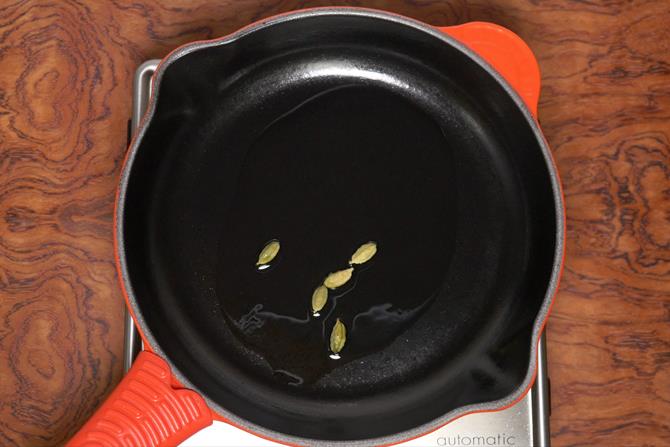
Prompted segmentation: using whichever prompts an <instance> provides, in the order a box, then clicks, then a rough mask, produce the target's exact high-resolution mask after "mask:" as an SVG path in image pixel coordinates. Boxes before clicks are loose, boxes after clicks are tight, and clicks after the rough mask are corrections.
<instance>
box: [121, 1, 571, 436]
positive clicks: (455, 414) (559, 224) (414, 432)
mask: <svg viewBox="0 0 670 447" xmlns="http://www.w3.org/2000/svg"><path fill="white" fill-rule="evenodd" d="M315 16H357V17H368V18H374V19H379V20H386V21H389V22H393V23H397V24H400V25H405V26H408V27H411V28H414V29H416V30H419V31H422V32H425V33H427V34H429V35H431V36H433V37H435V38H438V39H440V40H441V41H443V42H444V43H446V44H448V45H450V46H452V47H454V48H456V49H457V50H459V51H460V52H462V53H463V54H464V55H465V56H467V57H469V58H470V59H472V60H474V61H475V62H476V63H477V64H478V65H480V66H481V67H482V68H483V69H484V70H485V71H486V72H487V73H488V74H489V75H490V76H492V77H493V78H494V79H495V80H496V81H497V82H498V83H499V84H500V85H501V86H502V88H503V89H504V90H505V92H506V93H507V94H508V95H509V96H510V97H511V98H512V100H513V101H514V103H515V104H516V105H517V107H519V109H521V112H522V114H523V116H524V118H525V119H526V121H527V122H528V125H529V126H530V128H531V130H532V131H533V133H534V134H535V136H536V138H537V141H538V145H539V146H540V148H541V150H542V154H543V157H544V159H545V164H546V167H547V171H548V174H549V180H550V183H551V188H552V195H553V201H554V207H555V216H556V222H555V225H556V235H555V241H556V243H555V248H554V259H553V263H552V269H551V275H550V278H549V281H548V286H547V292H546V294H545V296H544V299H543V301H542V305H541V307H540V310H539V311H538V314H537V316H536V318H535V320H534V323H533V331H532V336H531V346H530V358H529V361H528V369H527V371H526V375H525V377H524V380H523V382H522V383H521V384H520V385H519V386H518V387H517V389H516V390H515V391H514V392H513V393H511V394H510V395H508V396H506V397H504V398H502V399H498V400H495V401H490V402H483V403H478V404H471V405H467V406H463V407H459V408H456V409H454V410H452V411H450V412H448V413H445V414H443V415H442V416H440V417H438V418H436V419H434V420H432V421H429V422H426V423H424V424H422V425H419V426H417V427H414V428H412V429H409V430H405V431H402V432H399V433H395V434H391V435H386V436H382V437H377V438H368V439H361V440H353V441H350V440H347V441H333V440H322V439H311V438H304V437H300V436H295V435H288V434H285V433H282V432H279V431H276V430H272V429H268V428H265V427H263V426H260V425H257V424H255V423H253V422H251V421H248V420H246V419H244V418H241V417H239V416H237V415H236V414H234V413H232V412H230V411H229V410H227V409H226V408H225V407H222V406H221V405H219V404H218V403H217V402H215V401H213V400H212V399H210V398H209V397H208V396H207V394H206V393H205V392H203V391H201V390H200V389H199V388H198V387H197V386H195V385H194V384H193V383H192V382H191V381H190V380H189V379H188V377H187V376H185V375H184V374H183V373H182V372H181V371H180V370H179V369H178V368H177V366H176V365H175V364H173V363H172V362H171V361H170V359H169V357H168V356H167V355H166V353H165V352H164V351H163V350H162V349H161V347H160V345H159V344H158V342H157V340H156V339H155V338H154V336H153V334H152V332H151V330H150V329H149V328H148V327H147V325H146V322H145V320H144V318H143V317H142V314H141V312H140V310H139V305H138V303H137V299H136V296H135V293H134V291H133V288H132V285H131V283H130V279H129V273H128V265H127V262H126V256H125V243H124V235H123V214H124V209H125V197H126V193H127V186H128V180H129V177H130V173H131V171H132V167H133V161H134V159H135V156H136V154H137V151H138V149H139V147H140V143H141V141H142V139H143V136H144V134H145V133H146V129H147V128H148V125H149V123H150V122H151V120H152V118H153V116H154V114H155V111H156V103H157V98H158V94H159V90H160V89H159V86H160V82H161V79H162V77H163V74H164V72H165V71H166V69H167V68H168V67H169V66H170V65H171V64H172V63H173V62H175V61H176V60H178V59H180V58H182V57H184V56H185V55H187V54H190V53H192V52H194V51H198V50H202V49H205V48H211V47H216V46H220V45H225V44H229V43H231V42H233V41H236V40H239V39H240V38H242V37H244V36H245V35H247V34H250V33H252V32H254V31H258V30H261V29H263V28H267V27H270V26H273V25H277V24H280V23H286V22H289V21H293V20H300V19H305V18H309V17H315ZM153 83H154V88H153V92H152V95H151V98H150V100H149V103H148V106H147V111H146V112H145V114H144V117H143V118H142V120H141V122H140V125H139V126H138V129H137V132H136V133H135V136H134V138H133V140H132V141H131V144H130V146H129V148H128V152H127V154H126V159H125V161H124V165H123V167H122V172H121V176H120V181H119V186H118V190H117V197H116V210H115V213H114V240H115V244H114V245H115V255H116V256H115V257H116V261H117V262H116V264H117V265H116V267H117V270H118V274H119V278H120V284H121V288H122V292H123V295H124V297H125V298H126V301H127V304H128V306H129V308H130V311H131V314H132V315H133V319H134V321H135V323H136V324H137V325H138V327H139V329H140V333H141V335H142V337H143V339H144V340H145V341H147V342H148V344H149V345H150V346H151V349H152V351H153V352H154V353H156V354H157V355H159V356H160V357H161V358H163V359H164V360H165V361H167V362H168V364H169V365H170V368H171V370H172V374H173V375H174V377H175V378H176V379H177V380H178V381H179V382H180V383H181V384H183V386H184V387H185V388H189V389H192V390H194V391H196V392H197V393H198V394H200V395H201V396H202V397H203V399H204V400H205V401H206V403H207V405H208V406H209V408H210V409H211V410H212V412H213V413H215V414H216V415H217V416H219V417H222V418H224V419H225V420H226V421H227V422H229V423H231V424H232V425H235V426H237V427H240V428H242V429H244V430H247V431H250V432H251V433H253V434H256V435H258V436H262V437H265V438H269V439H272V440H275V441H278V442H283V443H287V444H292V445H304V444H307V445H314V446H344V445H346V446H360V447H363V446H373V445H390V444H396V443H399V442H406V441H408V440H411V439H414V438H416V437H419V436H423V435H426V434H428V433H430V432H433V431H435V430H437V429H439V428H440V427H442V426H444V425H446V424H448V423H449V422H452V421H454V420H455V419H458V418H460V417H462V416H465V415H467V414H471V413H479V412H491V411H500V410H503V409H505V408H508V407H510V406H512V405H514V404H515V403H517V402H518V401H520V400H521V399H522V398H523V397H524V396H525V395H526V394H527V393H528V391H529V390H530V388H531V386H532V384H533V382H534V380H535V376H536V373H537V365H538V359H537V353H538V344H539V339H540V336H541V334H542V331H543V329H544V326H545V324H546V320H547V318H548V316H549V313H550V310H551V306H552V304H553V301H554V298H555V295H556V291H557V289H558V283H559V279H560V275H561V270H562V266H563V257H564V251H565V247H564V245H565V244H564V239H565V209H564V204H563V194H562V191H561V185H560V179H559V177H558V172H557V169H556V165H555V163H554V161H553V156H552V154H551V151H550V149H549V147H548V144H547V142H546V140H545V138H544V135H543V134H542V131H541V130H540V128H539V125H538V123H537V121H536V120H535V118H534V117H533V115H532V114H531V112H530V110H529V109H528V107H527V106H526V104H525V102H524V101H523V100H522V99H521V97H520V96H519V95H518V93H517V92H516V91H515V90H514V89H513V88H512V87H511V86H510V85H509V84H508V83H507V81H505V80H504V78H503V77H502V76H501V75H500V74H499V73H498V72H497V71H496V70H495V69H493V68H492V67H491V66H490V65H489V64H488V63H487V62H486V61H484V60H483V59H482V58H481V57H480V56H479V55H477V54H476V53H475V52H473V51H472V50H470V49H469V48H467V47H466V46H465V45H463V44H462V43H460V42H459V41H457V40H456V39H454V38H452V37H450V36H449V35H447V34H445V33H443V32H441V31H440V30H439V29H437V28H434V27H432V26H430V25H428V24H425V23H423V22H420V21H417V20H414V19H411V18H407V17H404V16H400V15H396V14H393V13H390V12H386V11H380V10H375V9H367V8H348V7H326V8H313V9H306V10H300V11H294V12H289V13H286V14H282V15H279V16H274V17H271V18H268V19H264V20H261V21H259V22H255V23H253V24H251V25H248V26H247V27H244V28H242V29H240V30H238V31H236V32H233V33H232V34H229V35H227V36H223V37H220V38H217V39H212V40H205V41H196V42H192V43H189V44H186V45H183V46H181V47H179V48H177V49H175V50H174V51H172V52H171V53H170V54H168V55H167V56H166V57H165V58H164V59H162V60H161V62H160V63H159V65H158V67H157V69H156V72H155V74H154V77H153Z"/></svg>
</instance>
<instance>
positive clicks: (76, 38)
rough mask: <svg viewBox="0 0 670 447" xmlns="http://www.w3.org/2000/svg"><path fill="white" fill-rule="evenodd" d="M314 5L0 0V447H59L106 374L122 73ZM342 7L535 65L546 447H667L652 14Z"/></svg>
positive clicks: (660, 167)
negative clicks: (562, 242)
mask: <svg viewBox="0 0 670 447" xmlns="http://www.w3.org/2000/svg"><path fill="white" fill-rule="evenodd" d="M319 3H320V4H322V5H325V4H327V3H332V2H299V1H276V0H273V1H250V0H246V1H233V0H218V1H211V0H209V1H202V0H201V1H196V2H191V1H186V0H182V1H175V0H171V1H163V2H161V3H160V4H159V3H158V2H150V1H146V0H135V1H133V2H123V1H106V0H105V1H95V2H93V1H84V0H81V1H79V2H75V1H61V0H58V1H57V0H52V1H27V2H17V1H12V0H5V1H3V2H1V3H0V445H2V446H54V445H61V444H62V443H63V442H64V441H65V440H66V439H67V438H68V437H69V436H71V435H72V434H73V433H74V432H75V431H76V430H77V428H78V427H79V426H80V425H81V424H82V422H83V421H84V420H86V418H87V417H88V416H89V415H90V414H91V412H92V411H93V410H94V408H95V407H96V406H97V405H98V404H99V403H100V402H101V401H102V400H103V399H104V397H105V396H106V395H107V394H108V393H109V392H110V391H111V390H112V388H113V387H114V385H115V383H116V382H117V381H118V380H119V378H120V376H121V368H122V361H121V351H122V330H123V318H122V316H123V307H122V306H123V305H122V299H121V295H120V292H119V288H118V286H117V282H116V281H117V280H116V276H115V272H114V267H113V264H112V257H113V251H112V225H111V220H112V207H113V200H114V189H115V186H116V182H117V177H118V174H119V168H120V164H121V160H122V157H123V153H124V150H125V147H126V120H127V119H128V117H129V115H130V105H131V96H130V95H131V93H130V92H131V80H132V76H133V72H134V70H135V68H136V67H137V66H138V65H139V64H140V63H141V62H142V61H144V60H145V59H148V58H156V57H161V56H163V55H165V54H166V53H167V52H168V51H169V50H170V49H172V48H174V47H175V46H177V45H179V44H181V43H185V42H188V41H191V40H195V39H202V38H211V37H216V36H220V35H222V34H226V33H228V32H230V31H233V30H235V29H236V28H238V27H240V26H242V25H244V24H247V23H249V22H251V21H254V20H256V19H259V18H262V17H264V16H268V15H271V14H275V13H277V12H281V11H287V10H291V9H295V8H298V7H305V6H313V5H317V4H319ZM337 3H338V4H343V3H342V2H337ZM350 4H356V5H366V6H373V7H378V8H385V9H390V10H393V11H396V12H399V13H402V14H405V15H408V16H412V17H416V18H419V19H421V20H424V21H427V22H429V23H433V24H440V25H446V24H455V23H462V22H466V21H470V20H489V21H493V22H497V23H499V24H502V25H504V26H507V27H509V28H510V29H512V30H514V31H516V32H517V33H518V34H520V35H521V36H522V37H523V38H524V39H525V40H526V41H527V42H528V43H529V45H530V46H531V48H532V49H533V50H534V51H535V53H536V54H537V56H538V59H539V62H540V66H541V69H542V73H543V76H542V78H543V89H542V97H541V103H540V108H539V114H540V120H541V123H542V126H543V128H544V131H545V133H546V137H547V139H548V140H549V143H550V145H551V146H552V148H553V150H554V152H555V155H556V159H557V163H558V165H559V170H560V172H561V174H562V177H563V183H564V187H565V194H566V199H567V214H568V221H567V223H568V241H567V258H566V265H565V274H564V278H563V283H562V287H561V291H560V293H559V296H558V300H557V302H556V305H555V307H554V312H553V315H552V317H551V320H550V323H549V362H550V363H549V365H550V368H549V369H550V375H551V380H552V390H553V396H552V403H553V415H552V418H551V432H552V438H553V443H554V445H557V446H562V445H603V446H618V445H658V446H661V445H670V324H669V323H670V274H669V272H670V25H668V24H669V23H670V3H669V2H667V1H666V0H657V1H628V0H602V1H575V0H542V1H537V0H476V1H472V2H465V1H463V0H454V1H449V2H447V1H417V0H405V1H402V2H401V1H393V2H391V1H387V2H384V1H369V2H350Z"/></svg>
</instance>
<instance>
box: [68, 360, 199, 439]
mask: <svg viewBox="0 0 670 447" xmlns="http://www.w3.org/2000/svg"><path fill="white" fill-rule="evenodd" d="M175 385H176V384H174V383H173V379H172V374H171V372H170V367H169V365H168V364H167V362H165V360H163V359H161V358H160V357H158V356H157V355H156V354H153V353H151V352H148V351H142V352H141V353H140V354H139V355H138V356H137V359H136V360H135V362H134V363H133V366H132V367H131V368H130V371H129V372H128V374H127V375H126V376H125V377H124V378H123V380H122V381H121V383H119V385H118V386H117V387H116V389H115V390H114V391H113V392H112V394H110V396H109V397H108V398H107V400H106V401H105V403H104V404H103V405H102V406H101V407H100V408H99V409H98V410H97V411H96V413H95V414H94V415H93V417H92V418H91V419H89V421H88V422H87V423H86V424H85V425H84V426H83V427H82V428H81V430H80V431H79V433H77V434H76V435H75V436H74V438H72V439H71V440H70V442H68V444H67V447H130V446H132V447H168V446H175V445H178V444H179V443H181V442H183V441H184V440H186V439H187V438H188V437H189V436H191V435H192V434H194V433H196V432H197V431H199V430H201V429H203V428H205V427H207V426H208V425H211V423H212V412H211V410H210V409H209V408H208V407H207V404H206V403H205V400H204V399H203V398H202V397H200V396H199V395H198V394H197V393H196V392H194V391H191V390H187V389H183V388H179V387H176V386H175Z"/></svg>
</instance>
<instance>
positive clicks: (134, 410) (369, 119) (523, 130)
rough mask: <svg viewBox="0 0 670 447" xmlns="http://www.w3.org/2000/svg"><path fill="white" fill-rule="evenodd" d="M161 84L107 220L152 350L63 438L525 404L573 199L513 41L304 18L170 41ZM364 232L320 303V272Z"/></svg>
mask: <svg viewBox="0 0 670 447" xmlns="http://www.w3.org/2000/svg"><path fill="white" fill-rule="evenodd" d="M153 82H154V95H153V97H152V99H151V101H150V104H149V107H148V111H147V113H146V115H145V117H144V119H143V121H142V123H141V125H140V127H139V130H138V132H137V134H136V135H135V137H134V139H133V141H132V143H131V145H130V148H129V151H128V154H127V158H126V161H125V164H124V167H123V172H122V175H121V181H120V186H119V189H118V195H117V202H116V212H115V247H116V256H117V267H118V271H119V276H120V278H121V285H122V288H123V291H124V294H125V297H126V300H127V304H128V306H129V309H130V311H131V313H132V315H133V318H134V320H135V322H136V324H137V325H138V328H139V330H140V333H141V336H142V340H143V342H144V346H145V351H143V352H142V353H140V355H139V356H138V359H137V360H136V362H135V363H134V364H133V367H132V369H131V370H130V372H129V373H128V375H127V376H126V377H125V378H124V379H123V380H122V382H121V383H120V385H119V386H118V388H117V389H116V390H115V391H114V392H113V393H112V394H111V395H110V397H109V398H108V400H107V401H106V402H105V403H104V404H103V405H102V407H101V408H100V409H99V410H98V411H97V413H96V414H95V415H94V416H93V417H92V418H91V419H90V420H89V421H88V422H87V423H86V424H85V426H84V427H83V428H82V429H81V431H80V432H79V433H78V434H77V435H75V437H74V438H73V439H72V440H71V441H70V443H69V445H70V446H98V445H105V446H107V445H110V446H111V445H113V446H116V445H118V446H126V445H133V446H151V445H153V446H168V445H176V444H178V443H179V442H181V441H183V440H184V439H186V438H187V437H188V436H190V435H191V434H193V433H194V432H196V431H197V430H199V429H201V428H203V427H205V426H207V425H209V424H211V423H212V420H214V419H216V420H221V421H225V422H228V423H230V424H233V425H236V426H238V427H241V428H243V429H245V430H247V431H250V432H252V433H254V434H256V435H258V436H261V437H265V438H268V439H273V440H275V441H278V442H282V443H285V444H291V445H347V446H350V445H361V446H363V445H381V444H393V443H398V442H401V441H406V440H409V439H411V438H414V437H417V436H420V435H423V434H426V433H428V432H430V431H432V430H435V429H437V428H438V427H440V426H443V425H444V424H446V423H448V422H450V421H452V420H454V419H456V418H458V417H460V416H463V415H465V414H468V413H472V412H479V411H492V410H499V409H503V408H506V407H508V406H510V405H513V404H514V403H515V402H517V401H518V400H519V399H521V398H522V397H523V396H524V395H525V393H526V392H527V391H528V390H529V388H530V386H531V385H532V383H533V380H534V378H535V373H536V366H537V344H538V337H539V335H540V333H541V331H542V328H543V326H544V323H545V320H546V318H547V316H548V313H549V309H550V306H551V302H552V300H553V297H554V294H555V292H556V288H557V285H558V278H559V275H560V269H561V265H562V256H563V238H564V221H563V216H564V211H563V202H562V196H561V191H560V185H559V180H558V176H557V173H556V169H555V167H554V164H553V161H552V158H551V153H550V151H549V149H548V147H547V145H546V142H545V140H544V138H543V136H542V133H541V131H540V129H539V126H538V123H537V121H536V106H537V98H538V94H539V71H538V68H537V63H536V62H535V59H534V57H533V55H532V53H531V52H530V50H529V49H528V47H527V46H526V45H525V44H524V43H523V42H522V41H521V39H520V38H518V37H517V36H516V35H514V34H513V33H511V32H510V31H508V30H506V29H504V28H502V27H499V26H497V25H493V24H488V23H470V24H465V25H461V26H455V27H446V28H442V29H438V28H435V27H432V26H429V25H426V24H423V23H420V22H417V21H415V20H412V19H408V18H405V17H401V16H397V15H393V14H390V13H386V12H381V11H374V10H366V9H349V8H325V9H313V10H303V11H298V12H294V13H290V14H286V15H281V16H277V17H273V18H270V19H266V20H263V21H260V22H257V23H255V24H253V25H250V26H248V27H246V28H244V29H242V30H240V31H238V32H236V33H234V34H232V35H230V36H226V37H223V38H221V39H216V40H210V41H201V42H195V43H192V44H189V45H185V46H183V47H181V48H178V49H177V50H175V51H173V52H172V53H170V54H169V55H168V56H167V57H166V58H165V59H164V60H163V61H162V62H161V64H160V66H159V68H158V69H157V71H156V74H155V75H154V80H153ZM274 239H276V240H278V241H280V242H281V249H280V252H279V254H278V256H277V258H276V262H275V261H273V264H272V266H271V268H269V269H267V270H266V271H259V270H258V269H257V268H255V265H254V261H255V259H256V257H257V255H258V252H259V250H260V249H261V248H262V247H263V245H264V244H266V243H267V242H268V241H271V240H274ZM368 240H374V241H376V243H377V244H378V248H379V250H378V253H377V254H376V255H375V257H374V258H373V259H372V260H371V262H369V263H368V264H366V265H365V266H361V268H359V267H356V271H355V272H354V277H353V279H352V280H351V281H350V284H348V285H346V286H345V287H343V290H342V291H339V290H337V291H335V292H336V293H334V294H333V295H332V296H331V297H330V301H329V303H328V304H327V306H326V308H324V312H323V315H321V316H320V317H319V318H317V317H315V316H314V315H312V314H311V311H310V310H309V304H308V303H309V296H310V294H311V291H312V290H313V288H314V286H315V284H318V283H319V282H318V281H320V279H319V278H323V276H324V275H327V274H328V273H329V272H331V271H334V270H337V269H338V268H341V267H342V265H346V260H347V259H349V256H350V255H351V253H352V252H353V250H355V248H356V247H357V246H358V245H360V244H361V243H363V242H366V241H368ZM317 279H318V281H317ZM336 318H341V319H342V321H344V322H345V323H346V325H347V329H348V332H347V334H348V335H347V341H346V344H345V347H344V348H343V350H342V352H341V353H340V354H341V358H340V359H339V360H335V359H332V358H330V357H329V356H328V337H329V334H330V328H332V327H333V324H334V321H335V320H336Z"/></svg>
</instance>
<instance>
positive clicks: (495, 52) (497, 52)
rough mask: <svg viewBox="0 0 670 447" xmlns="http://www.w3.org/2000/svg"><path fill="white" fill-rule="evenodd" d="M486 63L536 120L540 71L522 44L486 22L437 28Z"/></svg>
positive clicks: (520, 40) (512, 34)
mask: <svg viewBox="0 0 670 447" xmlns="http://www.w3.org/2000/svg"><path fill="white" fill-rule="evenodd" d="M438 29H439V30H440V31H442V32H443V33H445V34H448V35H449V36H451V37H453V38H454V39H456V40H458V41H459V42H461V43H462V44H463V45H465V46H466V47H468V48H470V49H471V50H472V51H474V52H475V53H477V54H478V55H479V56H480V57H481V58H482V59H484V60H485V61H486V62H488V63H489V65H491V66H492V67H493V68H494V69H495V70H496V71H497V72H498V73H500V75H501V76H502V77H503V78H505V80H506V81H507V82H508V83H509V84H510V86H512V88H513V89H514V90H515V91H516V92H517V93H518V94H519V96H521V99H523V101H524V102H525V103H526V106H527V107H528V109H529V110H530V112H531V113H532V114H533V116H534V117H535V118H536V119H537V103H538V100H539V98H540V68H539V66H538V64H537V59H536V58H535V55H534V54H533V52H532V51H531V49H530V48H529V47H528V45H527V44H526V42H524V41H523V39H521V38H520V37H519V36H517V35H516V34H514V33H513V32H512V31H510V30H508V29H507V28H503V27H502V26H500V25H496V24H494V23H488V22H469V23H466V24H463V25H456V26H445V27H438Z"/></svg>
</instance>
